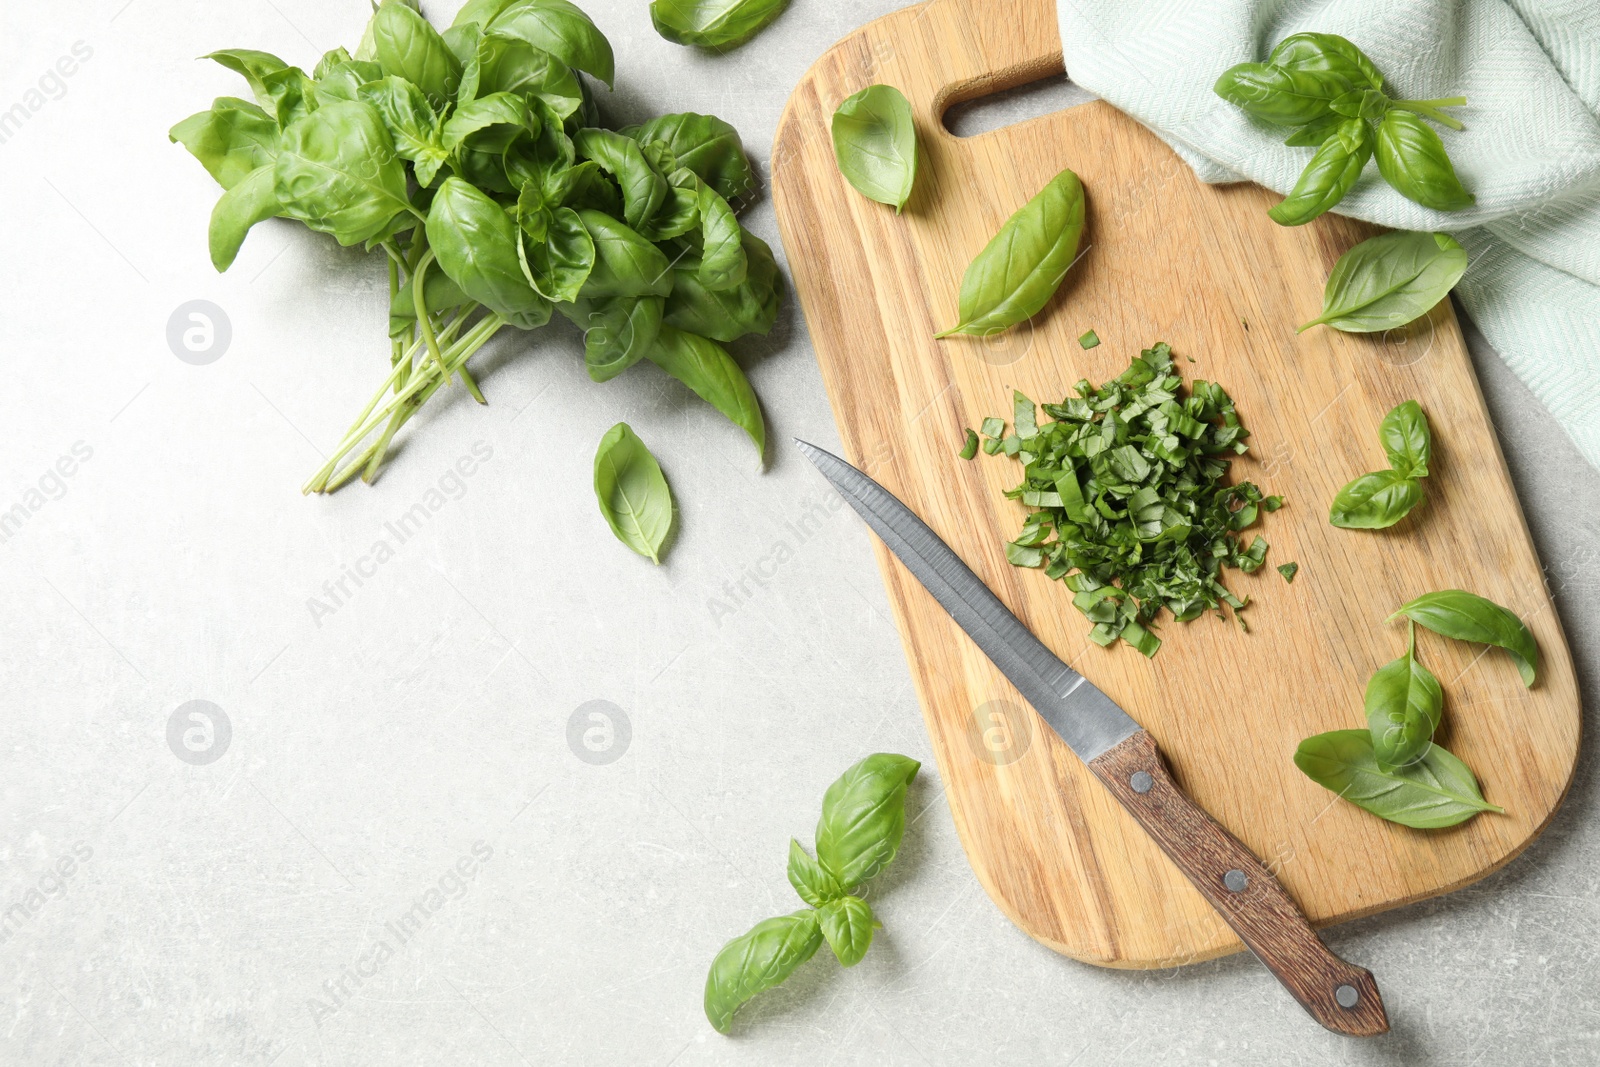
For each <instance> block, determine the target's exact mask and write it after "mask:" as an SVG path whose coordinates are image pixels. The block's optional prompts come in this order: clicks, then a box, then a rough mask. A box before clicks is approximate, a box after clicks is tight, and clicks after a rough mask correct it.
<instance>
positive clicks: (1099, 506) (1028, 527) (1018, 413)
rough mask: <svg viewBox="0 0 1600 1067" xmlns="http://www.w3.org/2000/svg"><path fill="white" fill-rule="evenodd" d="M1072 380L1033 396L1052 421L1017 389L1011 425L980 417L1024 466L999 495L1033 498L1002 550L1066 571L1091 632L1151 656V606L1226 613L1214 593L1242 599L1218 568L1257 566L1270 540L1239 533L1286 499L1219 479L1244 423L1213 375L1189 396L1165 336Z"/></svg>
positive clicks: (1002, 448)
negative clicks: (1102, 379) (1116, 365)
mask: <svg viewBox="0 0 1600 1067" xmlns="http://www.w3.org/2000/svg"><path fill="white" fill-rule="evenodd" d="M1076 389H1077V392H1078V396H1077V397H1069V398H1067V399H1066V400H1064V401H1062V402H1061V403H1060V404H1045V405H1044V411H1045V414H1047V415H1049V416H1050V417H1051V418H1052V419H1053V420H1055V421H1053V422H1046V423H1044V424H1042V425H1041V424H1040V423H1039V422H1038V413H1037V409H1036V407H1035V405H1034V402H1033V401H1032V400H1029V399H1028V398H1027V397H1025V396H1023V395H1022V394H1021V393H1017V394H1016V410H1015V414H1014V415H1013V422H1012V430H1011V432H1010V433H1007V432H1006V424H1005V422H1004V421H1003V420H1001V419H998V418H989V419H985V420H984V422H983V426H982V433H983V436H984V438H985V440H984V441H983V444H982V447H983V450H984V451H985V452H986V453H988V454H989V455H994V454H995V453H997V452H1004V453H1005V454H1006V455H1008V456H1012V457H1015V458H1016V459H1017V460H1019V461H1021V463H1022V465H1023V467H1024V468H1025V471H1026V475H1025V477H1024V479H1023V482H1022V484H1021V485H1019V486H1017V487H1016V488H1015V489H1012V490H1011V491H1009V492H1008V493H1006V496H1008V497H1010V498H1011V499H1013V500H1021V501H1022V502H1023V503H1024V504H1026V505H1028V506H1030V507H1035V508H1038V509H1039V510H1038V511H1035V512H1033V513H1032V514H1030V515H1029V516H1028V517H1027V519H1026V520H1025V521H1024V523H1023V526H1022V533H1021V535H1020V536H1019V537H1018V538H1017V539H1016V540H1015V541H1012V542H1011V543H1010V544H1008V545H1007V546H1006V558H1007V559H1009V560H1010V561H1011V562H1012V563H1014V564H1016V565H1017V566H1019V567H1042V568H1044V570H1045V573H1046V574H1047V575H1049V576H1050V577H1051V578H1059V579H1062V580H1063V581H1065V582H1066V584H1067V587H1068V588H1069V589H1071V590H1072V591H1073V593H1074V594H1076V595H1075V596H1074V597H1073V601H1072V603H1073V606H1074V607H1076V608H1077V609H1078V610H1079V611H1081V612H1083V614H1084V615H1085V616H1086V617H1087V618H1088V619H1089V621H1090V622H1092V623H1093V624H1094V628H1093V629H1091V630H1090V631H1089V637H1090V639H1091V640H1093V641H1094V642H1095V643H1097V644H1100V645H1110V644H1111V643H1113V642H1114V641H1116V640H1117V638H1119V637H1120V638H1122V639H1123V640H1124V641H1127V642H1128V643H1129V644H1131V645H1133V646H1134V647H1135V648H1137V649H1138V650H1139V651H1140V652H1142V653H1144V654H1145V655H1146V656H1154V655H1155V654H1156V650H1157V649H1158V648H1160V647H1161V639H1160V638H1158V637H1157V636H1156V635H1155V634H1154V633H1153V632H1152V630H1151V623H1152V622H1153V621H1154V619H1155V617H1156V615H1157V614H1158V613H1159V612H1160V611H1161V609H1162V608H1166V609H1167V610H1168V611H1170V612H1172V614H1173V615H1174V616H1175V617H1176V618H1177V620H1178V621H1179V622H1189V621H1190V620H1192V619H1196V618H1198V617H1199V616H1200V615H1201V614H1202V613H1203V612H1205V611H1207V610H1214V611H1216V613H1217V616H1218V617H1219V618H1223V617H1225V612H1224V611H1223V610H1222V605H1224V604H1226V605H1227V606H1228V607H1231V608H1232V609H1233V610H1234V612H1235V614H1236V617H1237V613H1238V612H1239V611H1240V610H1242V609H1243V608H1244V606H1245V604H1246V600H1244V599H1242V598H1240V597H1237V596H1234V595H1233V594H1232V593H1230V592H1229V591H1228V590H1227V588H1226V587H1225V586H1224V585H1223V584H1222V568H1224V567H1235V568H1238V569H1239V570H1242V571H1244V572H1245V573H1246V574H1248V573H1251V572H1253V571H1256V570H1258V569H1260V567H1261V565H1262V564H1263V563H1264V562H1265V561H1266V555H1267V542H1266V541H1265V540H1263V539H1262V538H1261V537H1259V536H1258V537H1255V538H1254V539H1253V540H1251V541H1250V543H1249V544H1248V545H1247V544H1245V541H1244V538H1243V537H1242V536H1240V534H1241V532H1242V531H1244V530H1247V529H1249V528H1250V527H1251V526H1253V525H1255V523H1256V521H1257V520H1258V519H1259V518H1260V516H1261V512H1263V511H1276V510H1277V509H1278V508H1279V507H1281V506H1282V505H1283V500H1282V498H1280V497H1275V496H1267V497H1264V496H1262V494H1261V490H1260V489H1258V488H1257V487H1256V486H1255V485H1253V484H1252V483H1250V482H1240V483H1239V484H1237V485H1234V484H1230V483H1228V481H1227V475H1228V467H1229V463H1228V460H1227V459H1226V458H1224V457H1227V456H1231V455H1242V454H1244V453H1245V452H1246V451H1248V449H1249V446H1248V445H1246V444H1245V439H1246V438H1247V437H1249V436H1250V434H1249V431H1248V430H1246V429H1245V428H1244V425H1243V424H1242V423H1241V422H1240V421H1239V415H1238V413H1237V412H1236V411H1235V410H1234V406H1233V401H1232V400H1230V399H1229V398H1228V394H1227V393H1225V392H1224V391H1223V390H1222V387H1221V386H1219V385H1217V384H1216V383H1215V382H1207V381H1199V380H1197V381H1195V382H1194V384H1193V385H1192V387H1191V388H1190V389H1189V391H1188V393H1187V395H1186V394H1185V391H1184V388H1183V384H1182V380H1181V379H1180V378H1179V376H1178V375H1177V373H1175V372H1174V370H1173V363H1172V349H1171V347H1170V346H1168V345H1167V344H1165V343H1164V342H1163V343H1157V344H1156V345H1155V347H1153V348H1148V349H1146V350H1145V351H1144V352H1143V353H1142V354H1140V355H1139V357H1138V358H1136V359H1134V360H1133V362H1132V364H1131V365H1130V366H1129V367H1128V369H1127V370H1126V371H1124V372H1123V373H1122V374H1121V375H1120V376H1119V377H1117V378H1116V379H1114V380H1112V381H1109V382H1107V383H1105V384H1104V385H1102V386H1101V387H1100V388H1098V389H1096V388H1095V387H1094V386H1092V385H1090V384H1089V383H1088V382H1087V381H1081V382H1079V383H1078V384H1077V386H1076ZM968 432H969V433H970V432H971V431H968ZM968 440H969V443H970V440H971V439H970V438H969V439H968ZM963 455H965V452H963ZM1239 621H1240V625H1241V626H1242V625H1243V623H1244V620H1243V619H1242V618H1241V619H1240V620H1239Z"/></svg>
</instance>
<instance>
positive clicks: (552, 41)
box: [484, 0, 617, 87]
mask: <svg viewBox="0 0 1600 1067" xmlns="http://www.w3.org/2000/svg"><path fill="white" fill-rule="evenodd" d="M484 32H485V33H494V34H498V35H500V36H502V37H515V38H517V39H519V40H522V41H526V42H528V44H530V45H532V46H533V47H535V48H539V49H542V50H544V51H546V52H549V53H550V54H551V55H553V56H555V57H556V58H557V59H559V60H561V62H563V63H565V64H566V65H567V66H569V67H573V68H575V69H577V70H581V71H583V72H584V73H586V74H592V75H594V76H595V77H596V78H599V79H600V80H601V81H603V82H605V83H606V85H607V86H608V87H610V86H612V85H614V84H615V82H616V78H617V72H616V60H615V58H614V57H613V55H612V52H611V42H610V41H608V40H606V37H605V34H603V33H601V32H600V31H599V29H597V28H596V27H595V24H594V21H593V20H592V19H590V18H589V16H588V15H586V14H584V12H583V11H582V10H581V9H579V8H578V7H577V6H575V5H574V4H571V3H569V2H568V0H516V2H515V3H512V4H511V5H509V6H507V7H505V8H503V9H502V10H501V11H500V12H499V13H498V14H496V15H495V16H494V17H493V18H492V19H491V20H490V21H489V24H488V25H487V26H485V27H484Z"/></svg>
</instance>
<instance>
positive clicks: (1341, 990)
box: [1089, 730, 1389, 1037]
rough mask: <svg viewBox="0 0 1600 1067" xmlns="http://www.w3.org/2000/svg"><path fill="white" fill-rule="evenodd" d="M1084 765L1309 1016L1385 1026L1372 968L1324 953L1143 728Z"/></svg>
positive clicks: (1343, 1026)
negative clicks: (1175, 776)
mask: <svg viewBox="0 0 1600 1067" xmlns="http://www.w3.org/2000/svg"><path fill="white" fill-rule="evenodd" d="M1089 769H1090V770H1091V771H1093V772H1094V773H1095V776H1096V777H1097V778H1099V779H1100V780H1101V781H1102V782H1104V783H1105V785H1106V788H1107V789H1109V790H1110V791H1111V794H1112V795H1113V796H1115V797H1116V798H1117V799H1118V800H1120V801H1121V802H1122V806H1123V807H1124V808H1126V809H1127V810H1128V811H1129V812H1131V813H1132V814H1133V817H1134V818H1135V819H1137V820H1138V822H1139V825H1141V826H1143V827H1144V829H1145V832H1146V833H1148V834H1149V835H1150V837H1151V838H1152V839H1153V840H1154V841H1155V842H1156V843H1157V844H1159V845H1160V846H1161V849H1162V851H1164V852H1165V853H1166V854H1167V856H1168V857H1169V858H1170V859H1171V860H1172V862H1173V863H1174V864H1175V865H1176V866H1177V867H1178V869H1179V870H1181V871H1183V873H1184V874H1185V875H1187V876H1188V878H1189V881H1190V883H1192V884H1193V885H1194V887H1195V888H1196V889H1198V890H1199V891H1200V895H1201V896H1203V897H1205V898H1206V899H1207V900H1208V901H1210V902H1211V906H1212V907H1214V908H1216V909H1217V913H1218V914H1220V915H1221V916H1222V917H1223V919H1225V920H1226V921H1227V923H1228V925H1229V926H1231V927H1232V928H1233V930H1234V932H1235V933H1237V934H1238V935H1239V937H1240V939H1241V940H1243V941H1244V943H1245V945H1247V946H1248V947H1249V949H1250V951H1251V952H1254V953H1255V954H1256V957H1257V958H1258V959H1259V960H1261V962H1262V963H1264V964H1266V966H1267V969H1268V970H1270V971H1271V972H1272V973H1273V974H1275V975H1277V976H1278V981H1280V982H1282V983H1283V984H1284V986H1285V988H1287V989H1288V990H1289V992H1290V993H1292V994H1294V998H1295V999H1296V1000H1298V1001H1299V1002H1300V1003H1301V1004H1302V1005H1303V1006H1304V1007H1305V1009H1306V1011H1308V1012H1310V1013H1311V1017H1312V1018H1314V1019H1316V1020H1317V1022H1319V1023H1321V1024H1322V1025H1323V1026H1326V1027H1327V1028H1328V1029H1329V1030H1333V1031H1335V1032H1336V1033H1341V1034H1349V1035H1351V1036H1353V1037H1373V1036H1375V1035H1377V1034H1382V1033H1386V1032H1387V1031H1388V1029H1389V1017H1388V1016H1387V1015H1386V1014H1385V1013H1384V1010H1383V998H1382V997H1381V996H1380V995H1379V994H1378V986H1377V983H1376V982H1374V981H1373V979H1372V973H1371V972H1370V971H1367V970H1365V969H1364V968H1361V967H1356V966H1354V965H1352V964H1349V963H1346V962H1345V961H1344V960H1342V959H1340V958H1339V957H1338V956H1335V955H1334V954H1333V953H1332V952H1330V951H1328V947H1327V946H1326V945H1324V944H1323V943H1322V941H1321V940H1320V939H1319V938H1318V937H1317V935H1316V933H1314V932H1313V931H1312V929H1311V927H1310V926H1309V925H1308V923H1307V921H1306V917H1305V916H1304V915H1303V914H1301V912H1300V909H1299V908H1298V907H1297V906H1296V905H1295V902H1294V901H1292V900H1290V899H1289V895H1288V894H1287V893H1285V892H1284V890H1283V886H1281V885H1280V884H1279V883H1278V880H1277V879H1275V878H1274V877H1272V872H1270V871H1268V870H1267V869H1266V868H1265V867H1263V866H1262V865H1261V863H1260V861H1259V860H1257V859H1256V857H1255V856H1253V855H1252V854H1251V853H1250V850H1249V849H1247V848H1245V847H1244V845H1243V844H1241V843H1240V842H1239V840H1238V839H1237V838H1235V837H1233V836H1232V835H1231V834H1229V833H1228V831H1226V830H1224V829H1223V828H1222V827H1221V826H1218V825H1217V822H1216V820H1215V819H1213V818H1211V816H1209V815H1207V814H1206V813H1205V812H1203V811H1201V810H1200V809H1199V808H1197V807H1195V805H1194V802H1193V801H1191V800H1190V799H1189V798H1188V797H1186V796H1184V795H1183V791H1182V790H1180V789H1179V788H1178V786H1177V784H1176V783H1175V782H1173V780H1172V776H1171V775H1170V774H1168V773H1167V768H1166V765H1165V764H1164V763H1163V762H1162V760H1161V753H1160V752H1159V751H1158V750H1157V748H1156V743H1155V741H1154V739H1152V738H1151V736H1150V734H1149V733H1148V732H1146V731H1143V730H1141V731H1140V732H1138V733H1136V734H1134V735H1133V736H1132V737H1130V738H1128V739H1127V740H1126V741H1124V742H1122V743H1121V744H1120V745H1118V746H1117V747H1116V748H1114V749H1112V750H1111V751H1109V752H1107V753H1105V754H1104V755H1102V756H1098V757H1096V758H1095V759H1093V760H1091V761H1090V763H1089ZM1341 994H1342V995H1343V996H1344V997H1345V1002H1344V1003H1340V1000H1339V997H1340V996H1341Z"/></svg>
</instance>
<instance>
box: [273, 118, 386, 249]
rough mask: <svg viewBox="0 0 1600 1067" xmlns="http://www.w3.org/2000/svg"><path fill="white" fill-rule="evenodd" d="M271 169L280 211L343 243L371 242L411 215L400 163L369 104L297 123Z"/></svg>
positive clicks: (384, 130) (291, 127) (290, 129)
mask: <svg viewBox="0 0 1600 1067" xmlns="http://www.w3.org/2000/svg"><path fill="white" fill-rule="evenodd" d="M274 167H275V169H274V182H275V187H276V195H277V198H278V203H279V205H280V208H281V211H282V213H283V214H285V215H287V216H289V217H290V218H294V219H299V220H300V221H301V222H304V223H305V224H306V225H307V226H309V227H310V228H311V229H313V230H316V231H318V232H319V233H329V234H332V235H333V236H334V238H335V239H336V240H337V241H338V242H339V243H340V244H342V245H354V244H360V243H362V242H363V241H366V240H368V239H369V238H372V237H376V236H377V235H379V234H380V233H382V232H384V229H385V228H386V227H387V226H388V225H389V223H390V220H392V219H393V218H394V217H395V216H396V215H397V214H399V213H400V212H409V211H410V209H411V204H410V200H409V199H408V198H407V196H406V175H405V165H404V164H403V163H401V162H400V158H399V156H397V155H396V154H395V150H394V142H393V141H392V140H390V138H389V131H388V130H386V129H384V126H383V121H382V120H381V119H380V118H379V117H378V112H377V111H376V110H374V109H373V107H372V106H371V105H370V104H365V103H360V102H355V103H339V104H330V105H329V106H327V107H324V108H319V109H317V110H316V111H313V112H312V113H311V114H309V115H306V116H305V117H303V118H301V119H299V120H297V121H296V122H295V123H294V124H292V125H291V126H290V127H289V128H288V129H287V130H285V131H284V134H283V142H282V146H281V147H280V149H279V152H278V157H277V160H276V162H275V164H274Z"/></svg>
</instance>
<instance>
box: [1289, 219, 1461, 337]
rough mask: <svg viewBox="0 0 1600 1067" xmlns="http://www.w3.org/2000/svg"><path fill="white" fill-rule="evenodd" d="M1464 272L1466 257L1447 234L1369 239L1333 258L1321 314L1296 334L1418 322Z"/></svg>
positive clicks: (1401, 234) (1405, 233)
mask: <svg viewBox="0 0 1600 1067" xmlns="http://www.w3.org/2000/svg"><path fill="white" fill-rule="evenodd" d="M1466 269H1467V253H1466V250H1465V249H1463V248H1462V247H1461V245H1460V243H1459V242H1458V241H1457V240H1456V239H1455V238H1454V237H1451V236H1450V235H1449V234H1447V233H1412V232H1409V231H1403V230H1402V231H1398V232H1395V233H1385V234H1381V235H1379V236H1377V237H1372V238H1369V239H1367V240H1365V241H1362V242H1361V243H1360V244H1358V245H1356V246H1355V247H1354V248H1352V249H1350V251H1348V252H1346V253H1345V254H1344V255H1342V256H1340V257H1339V262H1338V263H1336V264H1334V267H1333V272H1332V273H1331V274H1329V275H1328V284H1327V286H1326V288H1325V289H1324V290H1323V294H1322V314H1321V315H1320V316H1318V317H1317V318H1315V319H1312V320H1311V321H1310V322H1308V323H1306V324H1305V325H1304V326H1302V327H1300V329H1299V331H1297V332H1301V333H1303V332H1305V331H1306V330H1309V329H1310V328H1311V327H1313V326H1318V325H1327V326H1332V327H1333V328H1334V329H1336V330H1342V331H1344V332H1345V333H1379V332H1381V331H1383V330H1392V329H1396V328H1398V327H1400V326H1404V325H1405V324H1406V323H1408V322H1411V321H1413V320H1415V319H1418V318H1421V317H1422V316H1423V315H1426V314H1427V313H1428V312H1429V311H1431V310H1432V309H1433V306H1434V305H1435V304H1437V303H1438V302H1439V301H1441V300H1443V299H1444V298H1445V296H1447V295H1448V294H1449V292H1450V290H1451V289H1453V288H1454V287H1455V284H1456V282H1458V281H1460V280H1461V275H1462V274H1464V273H1465V272H1466Z"/></svg>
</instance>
